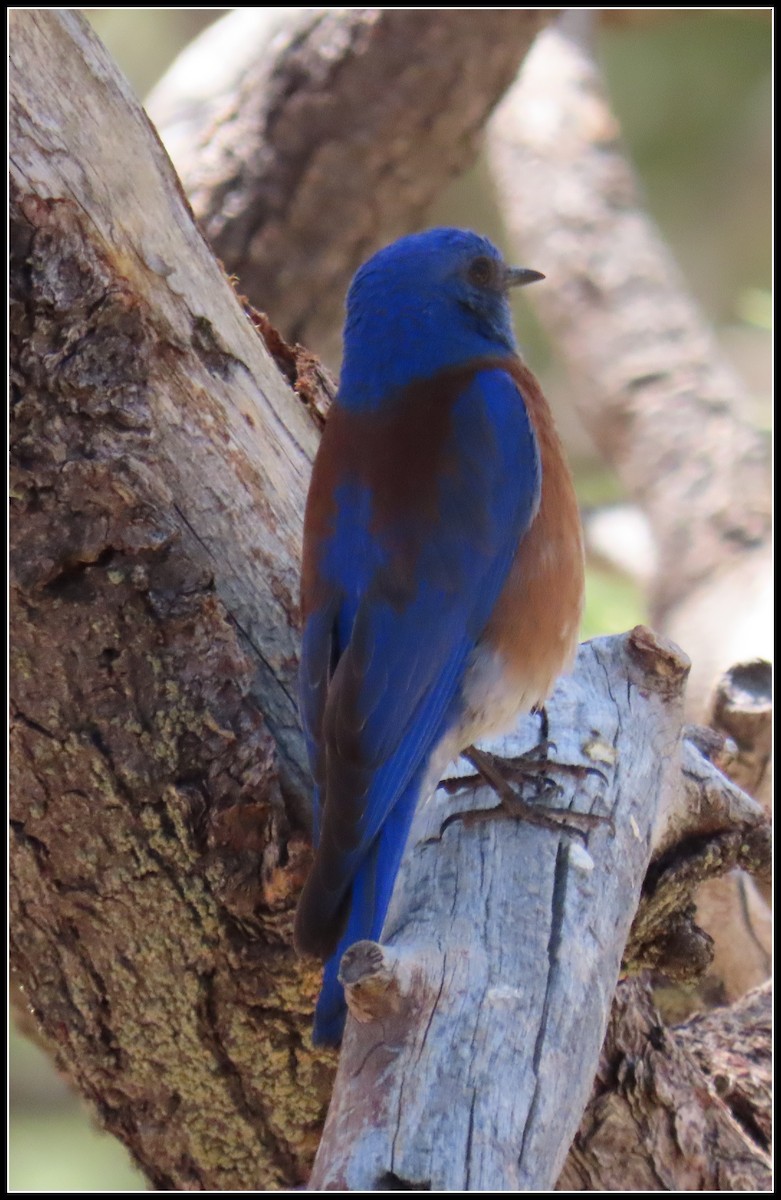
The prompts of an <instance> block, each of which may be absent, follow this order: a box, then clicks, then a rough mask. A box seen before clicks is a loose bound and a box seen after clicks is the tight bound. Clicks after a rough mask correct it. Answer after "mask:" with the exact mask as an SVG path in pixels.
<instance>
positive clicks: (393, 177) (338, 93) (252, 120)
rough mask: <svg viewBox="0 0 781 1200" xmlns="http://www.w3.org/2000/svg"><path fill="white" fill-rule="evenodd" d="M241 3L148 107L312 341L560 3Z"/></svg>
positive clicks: (429, 191)
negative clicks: (501, 6)
mask: <svg viewBox="0 0 781 1200" xmlns="http://www.w3.org/2000/svg"><path fill="white" fill-rule="evenodd" d="M292 13H293V15H291V10H290V9H283V10H273V9H272V10H262V9H237V10H235V11H234V12H232V13H231V14H230V15H229V16H227V17H225V18H223V20H222V21H220V22H219V24H218V25H217V26H215V27H213V28H211V29H208V30H207V31H206V32H205V33H204V34H202V35H201V37H200V38H199V39H198V40H197V41H196V42H195V43H193V45H191V46H189V47H188V48H187V50H186V51H185V53H184V54H182V55H181V56H180V57H179V58H178V59H177V61H176V63H175V64H174V66H173V67H172V68H171V69H170V71H169V72H168V73H167V74H166V76H165V78H164V79H163V80H162V81H161V82H160V83H159V84H158V86H157V87H156V88H155V89H154V91H153V93H152V95H151V96H150V97H149V102H148V110H149V114H150V116H151V117H152V120H153V121H154V122H155V124H156V126H157V128H158V130H159V132H160V136H161V137H162V139H163V141H164V143H165V145H166V148H167V149H168V151H169V153H170V155H171V158H172V159H173V163H174V166H175V167H176V169H177V172H178V173H179V177H180V178H181V180H182V183H183V185H184V188H185V191H186V193H187V196H188V198H189V200H190V203H191V204H192V206H193V211H194V212H195V215H196V217H197V219H198V221H199V223H200V226H201V229H202V230H203V232H204V233H205V235H206V237H207V238H208V240H209V242H210V243H211V245H212V247H213V248H214V251H215V253H216V254H217V255H218V257H219V258H220V259H221V260H222V262H223V264H224V265H225V267H226V269H227V270H228V271H229V272H232V273H234V274H236V275H238V276H239V278H240V280H241V286H242V289H243V290H244V291H245V292H246V294H247V295H248V296H249V299H250V301H251V302H252V303H253V304H254V305H255V306H256V307H258V308H261V309H262V310H263V311H264V312H267V313H268V314H269V316H270V317H271V319H272V321H273V322H274V324H275V325H276V326H277V327H278V328H279V329H280V330H281V332H282V333H283V335H284V336H285V337H286V338H287V339H288V340H292V341H300V342H302V343H305V344H306V345H307V346H308V347H310V348H311V349H313V350H316V351H318V352H319V353H322V352H323V347H324V345H327V344H328V343H329V342H330V341H331V340H332V339H333V338H334V337H335V336H336V335H337V331H338V329H339V328H340V327H341V321H342V311H343V310H342V304H343V300H344V294H345V291H346V289H347V285H348V283H349V281H350V278H351V276H352V274H353V272H354V271H355V270H356V268H357V267H358V266H359V265H360V263H361V262H363V261H364V259H366V258H367V257H368V256H369V255H370V254H371V253H372V252H373V251H374V250H376V249H378V248H379V246H381V245H382V244H383V243H384V242H387V241H390V240H391V239H392V238H393V237H395V236H397V235H398V234H400V233H403V232H405V231H406V230H408V229H410V228H413V227H414V226H415V225H416V224H417V223H418V222H419V221H420V220H421V219H422V218H423V216H424V214H425V211H426V209H427V208H428V206H429V205H430V203H431V201H432V200H433V199H434V197H435V196H436V195H437V194H438V193H439V192H440V191H441V189H442V187H443V186H444V185H445V183H447V182H448V180H449V179H451V178H452V177H453V176H454V175H456V174H459V173H460V172H462V171H464V170H465V168H466V167H468V166H470V165H471V163H472V162H473V160H474V158H475V155H476V154H477V150H478V146H479V143H480V138H481V134H482V130H483V126H484V124H485V121H486V118H487V116H488V114H489V112H490V111H491V109H492V108H493V106H494V105H495V104H496V103H497V101H498V100H499V99H500V98H501V96H502V94H503V92H504V91H505V89H506V88H507V87H508V86H509V84H510V83H511V81H512V79H513V77H514V75H515V73H516V71H517V69H518V66H519V64H520V62H521V60H522V58H523V56H524V54H525V52H526V50H527V49H528V47H529V45H530V44H531V41H532V39H533V38H534V35H535V34H536V32H537V30H538V29H539V28H540V27H541V25H542V24H543V22H544V21H545V20H546V19H549V16H550V15H551V14H548V15H547V16H546V14H545V13H543V12H538V11H537V10H534V9H523V10H521V9H515V10H510V9H508V10H491V9H487V10H467V11H463V12H459V11H451V12H450V13H449V14H448V17H447V19H446V20H444V19H443V17H442V13H441V11H440V10H436V9H431V10H426V9H407V10H394V9H360V8H357V9H347V10H343V9H339V10H337V9H325V10H324V9H304V10H299V11H298V12H297V13H296V12H295V10H292Z"/></svg>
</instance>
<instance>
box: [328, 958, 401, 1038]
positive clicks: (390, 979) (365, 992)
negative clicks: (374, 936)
mask: <svg viewBox="0 0 781 1200" xmlns="http://www.w3.org/2000/svg"><path fill="white" fill-rule="evenodd" d="M396 966H397V961H396V956H395V955H394V954H393V952H392V951H389V950H388V949H387V947H385V946H381V945H380V944H379V943H378V942H369V941H363V942H356V943H355V944H354V945H352V946H350V947H349V948H348V949H347V950H345V952H344V954H343V955H342V961H341V963H340V964H339V982H340V983H341V985H342V987H343V988H344V996H345V1000H346V1001H347V1007H348V1008H349V1010H350V1012H351V1013H352V1015H353V1016H354V1017H355V1019H356V1020H357V1021H360V1022H362V1023H363V1024H366V1023H367V1022H369V1021H377V1020H380V1019H381V1018H382V1017H387V1016H390V1015H391V1014H394V1013H397V1012H399V1010H400V1008H401V1000H402V995H401V989H400V987H399V981H398V978H397V973H396Z"/></svg>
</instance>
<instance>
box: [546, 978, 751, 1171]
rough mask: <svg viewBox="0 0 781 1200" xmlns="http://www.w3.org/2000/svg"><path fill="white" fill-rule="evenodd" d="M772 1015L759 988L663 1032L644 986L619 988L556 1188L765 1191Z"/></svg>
mask: <svg viewBox="0 0 781 1200" xmlns="http://www.w3.org/2000/svg"><path fill="white" fill-rule="evenodd" d="M771 1008H772V997H771V990H770V985H769V984H765V985H764V986H763V987H762V988H758V989H757V990H756V991H754V992H751V993H750V994H749V995H748V996H746V997H745V999H744V1000H743V1001H741V1002H740V1003H739V1004H736V1005H735V1006H734V1007H733V1008H729V1009H716V1010H714V1011H713V1012H712V1013H709V1014H708V1015H707V1016H704V1017H702V1016H698V1017H694V1018H693V1019H692V1020H691V1021H690V1022H688V1023H687V1024H686V1025H683V1026H679V1027H678V1028H675V1029H669V1028H667V1027H666V1026H665V1024H664V1022H663V1021H662V1019H661V1017H660V1016H659V1014H658V1012H657V1011H656V1010H655V1008H654V1004H653V1001H652V999H651V994H650V990H649V988H648V985H647V984H645V983H643V982H642V981H638V980H632V981H628V982H626V983H622V984H620V985H619V989H618V993H617V995H616V1000H615V1004H614V1006H613V1014H612V1017H611V1020H610V1026H609V1028H608V1034H607V1038H606V1040H605V1046H604V1050H603V1053H602V1060H601V1062H600V1067H599V1071H598V1073H597V1078H596V1082H595V1086H594V1094H593V1096H592V1099H591V1100H590V1102H589V1105H588V1108H587V1109H586V1113H585V1115H584V1118H583V1122H582V1124H581V1126H580V1129H579V1130H578V1135H577V1137H576V1139H575V1141H574V1143H573V1146H572V1149H571V1151H570V1154H569V1157H568V1158H567V1162H566V1164H565V1166H564V1170H563V1171H562V1173H561V1176H560V1178H559V1180H558V1183H557V1185H556V1188H557V1190H558V1191H562V1192H569V1191H620V1192H647V1191H671V1192H690V1191H699V1192H702V1191H739V1192H763V1191H769V1190H770V1189H771V1188H772V1175H771V1160H770V1120H771V1103H770V1080H771V1062H770V1018H771Z"/></svg>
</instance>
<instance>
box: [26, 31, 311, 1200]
mask: <svg viewBox="0 0 781 1200" xmlns="http://www.w3.org/2000/svg"><path fill="white" fill-rule="evenodd" d="M11 19H12V33H13V47H12V66H11V73H12V108H11V134H12V144H11V158H12V188H13V210H12V220H13V226H12V230H13V263H12V277H11V282H12V299H13V316H12V360H13V383H14V407H13V413H12V448H13V468H12V471H13V474H12V482H13V501H12V503H13V523H12V530H13V543H12V548H11V557H12V569H13V581H12V602H13V629H14V638H13V646H12V700H13V707H14V725H13V731H12V781H13V800H12V811H11V817H12V831H13V843H12V877H11V904H12V919H13V934H12V962H13V967H14V970H15V973H16V977H17V978H18V979H19V981H20V982H21V985H22V987H23V989H24V1000H25V1003H26V1004H27V1005H29V1006H30V1008H32V1009H33V1010H34V1013H35V1016H36V1018H37V1021H38V1022H39V1024H40V1026H41V1028H42V1032H43V1035H44V1036H45V1037H46V1039H47V1040H48V1042H49V1043H50V1044H51V1045H52V1047H53V1048H54V1049H55V1050H56V1054H57V1058H58V1061H59V1063H60V1065H61V1066H62V1067H63V1068H64V1069H65V1070H66V1071H67V1073H68V1074H69V1075H70V1077H71V1078H72V1079H73V1080H74V1081H75V1083H76V1085H77V1086H78V1088H79V1090H80V1091H81V1092H82V1093H83V1094H84V1095H85V1096H87V1097H88V1098H89V1099H90V1100H91V1101H92V1104H93V1108H94V1111H96V1113H97V1114H98V1116H99V1119H100V1120H101V1122H102V1123H103V1124H105V1125H106V1127H107V1128H108V1129H110V1130H111V1131H113V1132H114V1133H116V1134H117V1135H118V1136H119V1137H121V1138H122V1140H123V1141H124V1142H125V1143H126V1144H127V1145H128V1146H129V1148H130V1150H131V1152H132V1154H133V1156H134V1157H135V1159H136V1161H137V1162H138V1163H139V1165H140V1166H141V1167H142V1168H143V1170H144V1171H145V1172H146V1173H147V1175H148V1177H149V1178H150V1180H151V1181H152V1182H153V1183H154V1185H155V1186H156V1187H158V1188H168V1189H180V1188H208V1187H212V1188H219V1189H221V1190H222V1189H226V1190H230V1189H232V1188H242V1189H247V1188H259V1187H264V1186H265V1187H270V1186H283V1185H285V1184H290V1183H292V1182H295V1181H298V1180H301V1179H303V1178H304V1177H305V1176H306V1174H307V1172H308V1169H309V1164H310V1161H311V1155H312V1153H313V1151H314V1147H315V1144H316V1141H317V1137H318V1134H319V1128H320V1123H321V1121H322V1115H323V1112H324V1106H325V1103H326V1102H327V1095H328V1087H329V1081H330V1071H331V1066H330V1059H329V1058H328V1057H327V1056H323V1055H317V1054H315V1053H313V1052H312V1050H311V1047H310V1046H309V1039H308V1028H309V1021H310V1011H311V1004H312V1000H313V996H314V994H315V991H316V987H317V973H316V971H314V970H312V969H311V966H310V967H307V966H306V965H305V964H301V963H300V962H298V961H297V960H296V958H295V956H294V954H293V951H292V948H291V938H290V928H291V912H292V908H293V905H294V903H295V898H296V893H297V889H298V886H299V885H300V882H301V878H302V875H303V872H304V869H305V867H306V854H307V850H306V843H305V838H304V835H303V833H302V828H303V825H304V822H305V814H306V804H307V803H308V800H307V797H306V793H307V784H306V779H305V774H304V766H303V762H304V751H303V745H302V739H301V734H300V730H299V726H298V721H297V717H296V710H295V704H294V676H295V668H296V652H297V620H298V618H297V604H296V599H295V596H296V591H297V574H298V565H297V564H298V549H299V545H300V531H301V519H302V512H303V500H304V494H305V487H306V480H307V478H308V474H309V466H310V459H311V456H312V454H313V452H314V448H315V445H316V440H317V431H316V427H315V423H314V421H313V420H312V419H311V417H310V415H309V413H308V411H307V407H306V404H305V403H304V402H303V399H302V397H301V396H300V395H299V396H297V395H296V394H295V393H294V391H293V390H292V389H291V387H290V386H289V384H288V382H287V381H286V379H285V378H283V375H282V374H281V373H280V370H279V369H278V367H277V365H276V364H275V362H274V361H273V360H272V358H271V356H270V354H269V353H268V352H267V351H266V350H265V348H264V345H263V343H262V341H261V339H260V338H259V337H258V335H257V333H256V331H255V329H254V328H253V325H252V323H251V321H250V320H249V319H248V317H247V315H246V314H245V312H244V311H242V308H241V306H240V304H239V303H238V301H237V299H236V297H235V295H234V294H233V292H232V289H231V287H230V284H229V283H228V281H227V280H226V278H225V276H224V274H223V272H222V271H221V270H220V268H219V266H218V264H217V263H216V262H215V260H214V258H213V256H212V254H211V252H210V251H209V249H208V248H207V246H206V245H205V243H204V241H203V239H202V237H201V236H200V235H199V234H198V233H197V231H196V230H195V227H194V225H193V223H192V218H191V215H190V213H189V211H188V208H187V205H186V203H185V201H184V199H183V197H182V194H181V191H180V188H179V185H178V181H177V180H176V177H175V176H174V174H173V172H172V171H171V168H170V164H169V163H168V160H167V158H166V156H165V154H164V152H163V151H162V149H161V147H160V145H159V142H158V141H157V139H156V138H155V135H154V132H153V130H152V128H151V126H150V125H149V123H148V121H147V119H146V117H145V116H144V114H143V111H142V110H141V108H140V107H139V105H138V104H137V102H136V101H135V100H134V99H133V97H132V95H131V94H130V91H129V89H128V87H127V85H126V84H125V83H124V81H123V80H122V79H121V77H120V76H119V74H118V72H117V71H116V69H115V67H114V66H113V65H112V63H111V62H110V60H109V59H108V57H107V55H106V54H105V51H104V50H103V48H102V47H101V45H100V44H99V42H98V41H97V39H96V38H95V37H94V35H93V34H92V33H91V32H90V30H89V28H88V27H87V26H86V25H85V23H84V21H83V20H82V19H81V17H79V16H78V15H77V14H76V13H74V12H57V11H54V10H48V11H40V10H39V11H32V10H28V11H17V12H15V13H13V14H12V18H11ZM85 164H89V166H88V167H86V166H85ZM304 365H306V364H304ZM294 367H295V364H292V367H291V364H290V363H288V368H289V373H291V371H292V370H293V369H294ZM309 378H310V377H309V376H307V377H306V378H301V377H299V378H298V380H297V382H298V384H299V387H300V389H302V390H303V391H304V392H306V388H307V381H308V379H309Z"/></svg>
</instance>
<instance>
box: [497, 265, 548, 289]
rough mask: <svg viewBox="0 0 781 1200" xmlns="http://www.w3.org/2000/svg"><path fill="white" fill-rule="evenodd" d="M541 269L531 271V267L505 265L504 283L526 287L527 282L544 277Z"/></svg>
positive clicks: (509, 286)
mask: <svg viewBox="0 0 781 1200" xmlns="http://www.w3.org/2000/svg"><path fill="white" fill-rule="evenodd" d="M544 278H545V276H544V275H543V273H542V271H532V269H531V267H506V268H505V273H504V281H505V285H506V286H507V287H508V288H511V287H526V284H527V283H536V282H537V281H538V280H539V279H544Z"/></svg>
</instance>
